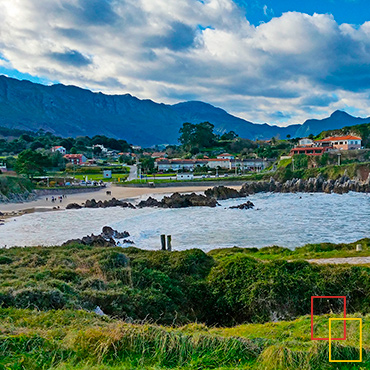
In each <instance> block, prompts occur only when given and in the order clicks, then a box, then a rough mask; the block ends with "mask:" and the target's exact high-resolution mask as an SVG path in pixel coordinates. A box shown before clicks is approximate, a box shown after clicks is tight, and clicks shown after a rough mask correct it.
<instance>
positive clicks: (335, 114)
mask: <svg viewBox="0 0 370 370" xmlns="http://www.w3.org/2000/svg"><path fill="white" fill-rule="evenodd" d="M330 117H352V116H351V115H350V114H348V113H347V112H345V111H343V110H336V111H335V112H333V113H332V114H331V115H330Z"/></svg>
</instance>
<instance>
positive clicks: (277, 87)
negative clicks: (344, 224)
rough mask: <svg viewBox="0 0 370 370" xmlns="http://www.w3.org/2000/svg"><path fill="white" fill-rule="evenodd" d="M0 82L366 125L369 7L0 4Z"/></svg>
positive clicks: (333, 0)
mask: <svg viewBox="0 0 370 370" xmlns="http://www.w3.org/2000/svg"><path fill="white" fill-rule="evenodd" d="M0 74H6V75H8V76H11V77H16V78H21V79H22V78H23V79H29V80H31V81H35V82H41V83H46V84H50V83H57V82H61V83H64V84H73V85H77V86H81V87H85V88H89V89H92V90H94V91H102V92H104V93H118V94H124V93H131V94H132V95H135V96H137V97H139V98H142V99H153V100H155V101H157V102H165V103H176V102H179V101H183V100H202V101H206V102H209V103H211V104H214V105H216V106H219V107H222V108H224V109H226V110H227V111H229V112H230V113H233V114H235V115H238V116H240V117H243V118H245V119H248V120H250V121H253V122H269V123H272V124H278V125H287V124H291V123H302V122H303V121H304V120H305V119H307V118H312V117H325V116H327V115H328V114H330V113H332V112H333V111H334V110H336V109H344V110H346V111H347V112H348V113H351V114H354V115H358V116H370V106H369V104H368V103H369V97H370V7H369V5H368V0H310V1H297V0H294V1H293V0H282V1H280V0H1V2H0Z"/></svg>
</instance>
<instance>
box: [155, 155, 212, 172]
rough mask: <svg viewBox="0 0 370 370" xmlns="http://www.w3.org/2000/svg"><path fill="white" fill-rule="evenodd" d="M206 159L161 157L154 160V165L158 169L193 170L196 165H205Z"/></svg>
mask: <svg viewBox="0 0 370 370" xmlns="http://www.w3.org/2000/svg"><path fill="white" fill-rule="evenodd" d="M206 165H207V160H202V159H197V160H195V159H163V158H157V159H156V160H155V167H156V168H157V170H158V171H179V170H185V171H193V170H194V168H195V167H197V166H206Z"/></svg>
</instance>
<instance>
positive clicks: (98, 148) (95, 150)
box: [93, 146, 102, 157]
mask: <svg viewBox="0 0 370 370" xmlns="http://www.w3.org/2000/svg"><path fill="white" fill-rule="evenodd" d="M101 152H102V149H101V148H100V146H96V147H95V148H94V150H93V153H94V155H96V156H97V157H99V156H100V155H101Z"/></svg>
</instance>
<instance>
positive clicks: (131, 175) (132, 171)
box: [127, 164, 137, 181]
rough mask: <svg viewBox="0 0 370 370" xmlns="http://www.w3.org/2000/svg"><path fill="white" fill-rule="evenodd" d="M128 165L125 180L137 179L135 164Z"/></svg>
mask: <svg viewBox="0 0 370 370" xmlns="http://www.w3.org/2000/svg"><path fill="white" fill-rule="evenodd" d="M128 167H130V173H129V175H128V178H127V181H132V180H136V179H137V165H136V164H134V165H133V166H128Z"/></svg>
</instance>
